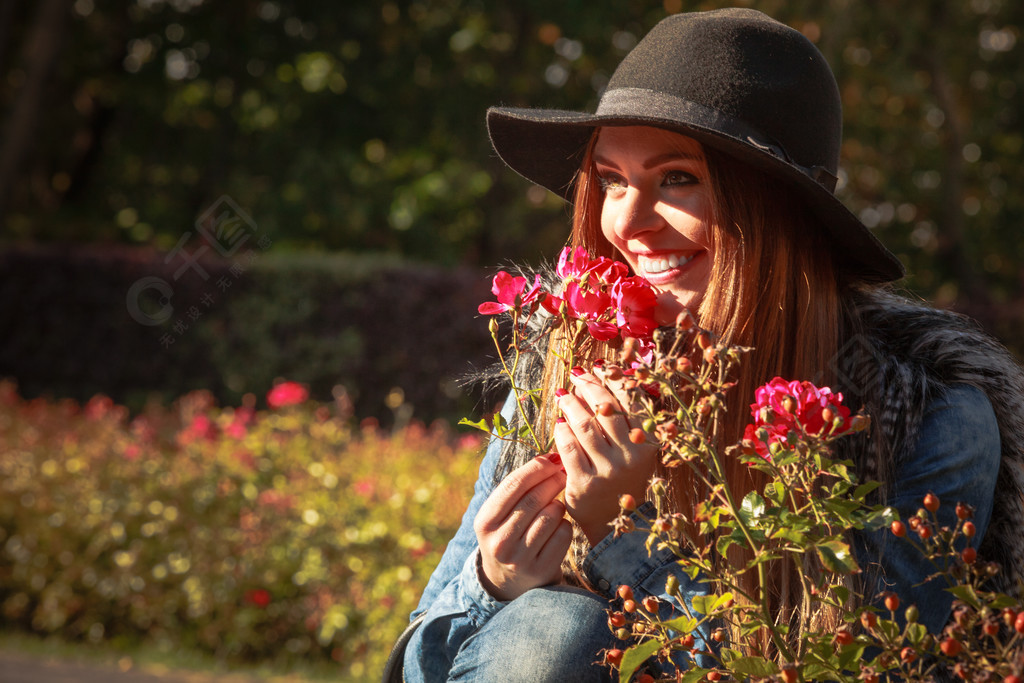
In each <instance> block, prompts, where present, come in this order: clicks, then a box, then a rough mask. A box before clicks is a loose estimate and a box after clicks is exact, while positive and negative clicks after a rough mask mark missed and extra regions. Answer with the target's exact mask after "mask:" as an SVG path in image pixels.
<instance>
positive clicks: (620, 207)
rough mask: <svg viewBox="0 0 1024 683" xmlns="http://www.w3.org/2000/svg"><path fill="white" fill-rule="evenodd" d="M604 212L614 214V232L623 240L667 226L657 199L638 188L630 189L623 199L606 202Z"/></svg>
mask: <svg viewBox="0 0 1024 683" xmlns="http://www.w3.org/2000/svg"><path fill="white" fill-rule="evenodd" d="M604 210H605V211H612V212H613V213H614V222H613V223H612V226H613V230H614V231H615V236H616V237H618V238H619V239H621V240H630V239H633V238H635V237H637V236H638V235H641V234H643V233H646V232H653V231H656V230H659V229H661V228H662V227H663V226H664V224H665V219H664V218H663V217H662V216H661V214H660V213H659V212H658V202H657V199H655V198H654V197H651V196H650V195H649V194H648V193H646V192H643V191H641V190H640V189H638V188H636V187H628V188H627V189H626V191H625V194H624V195H623V196H621V197H618V198H616V199H614V200H606V201H605V206H604Z"/></svg>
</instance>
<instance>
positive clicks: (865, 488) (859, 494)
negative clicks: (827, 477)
mask: <svg viewBox="0 0 1024 683" xmlns="http://www.w3.org/2000/svg"><path fill="white" fill-rule="evenodd" d="M879 486H881V483H879V482H877V481H868V482H865V483H863V484H861V485H860V486H858V487H857V488H856V489H855V490H854V491H853V498H854V499H855V500H864V497H865V496H866V495H868V494H869V493H871V492H872V491H874V490H875V489H877V488H878V487H879Z"/></svg>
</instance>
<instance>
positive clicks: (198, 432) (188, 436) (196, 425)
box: [178, 413, 217, 445]
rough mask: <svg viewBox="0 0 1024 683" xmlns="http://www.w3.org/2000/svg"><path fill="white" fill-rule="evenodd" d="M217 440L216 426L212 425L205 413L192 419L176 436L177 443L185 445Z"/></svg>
mask: <svg viewBox="0 0 1024 683" xmlns="http://www.w3.org/2000/svg"><path fill="white" fill-rule="evenodd" d="M215 438H217V425H215V424H214V423H213V420H211V419H210V417H209V415H207V414H206V413H199V414H197V415H195V416H194V417H193V418H192V422H190V423H189V424H188V426H187V427H185V428H184V429H183V430H181V432H180V433H179V434H178V443H180V444H182V445H187V444H190V443H192V442H193V441H200V440H205V441H212V440H213V439H215Z"/></svg>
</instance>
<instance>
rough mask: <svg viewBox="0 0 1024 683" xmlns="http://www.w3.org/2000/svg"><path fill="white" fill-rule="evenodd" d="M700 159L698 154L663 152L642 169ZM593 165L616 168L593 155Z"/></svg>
mask: <svg viewBox="0 0 1024 683" xmlns="http://www.w3.org/2000/svg"><path fill="white" fill-rule="evenodd" d="M701 159H703V155H700V154H690V153H688V152H665V153H664V154H659V155H657V156H653V157H651V158H650V159H648V160H647V161H645V162H644V163H643V169H644V170H645V171H649V170H650V169H652V168H654V167H655V166H661V165H662V164H665V163H668V162H670V161H700V160H701ZM594 163H595V164H601V165H603V166H609V167H614V168H618V166H617V164H615V163H614V162H612V161H609V160H608V159H606V158H604V157H602V156H597V155H595V156H594Z"/></svg>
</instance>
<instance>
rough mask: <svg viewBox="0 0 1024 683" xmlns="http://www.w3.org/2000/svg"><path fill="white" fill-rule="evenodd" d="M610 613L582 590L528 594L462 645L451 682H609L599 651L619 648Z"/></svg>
mask: <svg viewBox="0 0 1024 683" xmlns="http://www.w3.org/2000/svg"><path fill="white" fill-rule="evenodd" d="M607 607H608V602H607V601H606V600H604V599H603V598H601V597H600V596H598V595H596V594H594V593H591V592H589V591H586V590H583V589H581V588H571V587H567V586H551V587H548V588H535V589H533V590H531V591H529V592H527V593H524V594H523V595H521V596H519V597H518V598H516V599H515V600H513V601H512V602H510V603H509V604H508V605H507V606H506V607H505V608H504V609H502V610H501V611H500V612H498V613H497V614H495V615H494V616H493V617H492V618H491V619H490V620H488V621H487V623H486V624H484V625H483V627H482V628H481V629H480V630H479V631H477V632H476V633H474V634H473V635H472V636H470V637H469V638H468V639H467V640H466V641H465V642H464V643H463V645H462V648H461V650H460V651H459V653H458V655H456V657H455V661H454V663H453V664H452V668H451V672H450V673H449V675H448V676H449V678H448V680H450V681H507V680H517V681H519V680H521V681H565V682H566V683H573V682H574V681H578V682H579V683H584V682H589V681H610V680H611V676H610V671H611V670H610V669H609V668H608V667H605V666H602V665H601V663H600V661H599V660H600V656H601V655H600V651H601V650H603V649H605V648H610V647H613V646H614V643H616V642H618V641H616V640H615V637H614V636H613V635H612V633H611V631H610V630H609V628H608V625H607V615H606V613H605V609H607ZM620 645H621V643H620Z"/></svg>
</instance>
